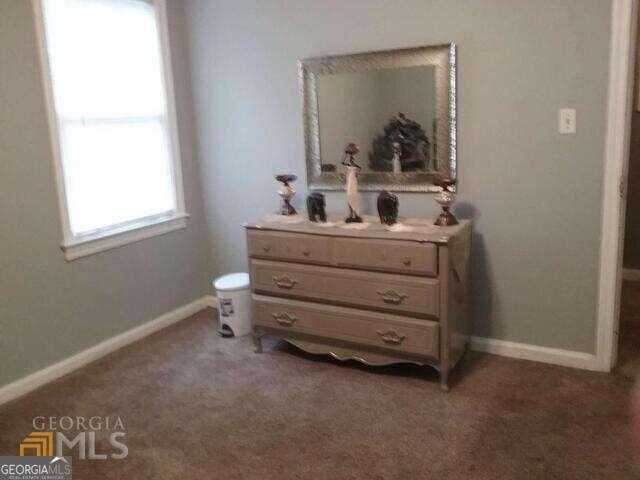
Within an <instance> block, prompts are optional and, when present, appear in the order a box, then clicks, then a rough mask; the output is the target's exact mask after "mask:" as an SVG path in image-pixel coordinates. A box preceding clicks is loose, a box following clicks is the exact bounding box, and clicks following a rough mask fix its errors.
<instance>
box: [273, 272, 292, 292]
mask: <svg viewBox="0 0 640 480" xmlns="http://www.w3.org/2000/svg"><path fill="white" fill-rule="evenodd" d="M273 283H275V284H276V285H277V286H278V288H286V289H287V290H291V289H292V288H293V287H295V286H296V283H298V282H297V281H296V280H294V279H293V278H290V277H288V276H287V275H283V276H282V277H277V276H276V277H273Z"/></svg>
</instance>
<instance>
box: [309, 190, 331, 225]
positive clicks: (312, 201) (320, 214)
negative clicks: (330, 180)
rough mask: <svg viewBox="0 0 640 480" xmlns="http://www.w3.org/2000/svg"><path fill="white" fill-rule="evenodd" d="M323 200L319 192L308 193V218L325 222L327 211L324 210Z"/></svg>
mask: <svg viewBox="0 0 640 480" xmlns="http://www.w3.org/2000/svg"><path fill="white" fill-rule="evenodd" d="M324 206H325V201H324V195H323V194H321V193H320V192H313V193H310V194H309V196H308V197H307V213H308V214H309V220H311V221H312V222H318V221H320V222H322V223H324V222H326V221H327V213H326V212H325V210H324Z"/></svg>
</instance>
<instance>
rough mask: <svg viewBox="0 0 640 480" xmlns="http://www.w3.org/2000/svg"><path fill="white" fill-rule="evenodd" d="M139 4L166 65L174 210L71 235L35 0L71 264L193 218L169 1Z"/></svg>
mask: <svg viewBox="0 0 640 480" xmlns="http://www.w3.org/2000/svg"><path fill="white" fill-rule="evenodd" d="M137 1H140V2H146V3H148V4H150V5H152V6H153V8H154V11H155V15H156V22H157V25H158V35H159V38H158V41H159V45H160V50H161V52H160V56H161V61H162V83H163V87H164V92H165V96H166V106H167V112H166V121H167V129H168V136H169V141H170V144H171V145H170V150H169V154H170V155H171V167H172V183H173V189H174V195H175V201H176V207H175V210H173V211H171V212H167V213H164V214H158V215H152V216H149V217H144V218H138V219H135V220H131V221H127V222H124V223H121V224H118V225H112V226H108V227H104V228H100V229H97V230H95V231H93V232H89V233H86V234H81V235H74V234H73V232H72V231H71V224H70V219H69V208H68V203H67V193H66V186H65V180H64V178H65V177H64V167H63V161H62V151H61V148H60V133H59V123H58V114H57V111H56V107H55V101H54V95H53V84H52V78H51V69H50V66H49V52H48V46H47V41H46V30H45V23H44V11H43V9H44V5H43V2H42V0H32V5H33V11H34V17H35V23H36V36H37V43H38V50H39V53H40V67H41V72H42V82H43V87H44V93H45V103H46V109H47V117H48V124H49V135H50V140H51V147H52V154H53V155H52V157H53V170H54V176H55V184H56V191H57V197H58V211H59V214H60V223H61V228H62V242H61V244H60V249H61V250H62V251H63V252H64V255H65V258H66V259H67V260H68V261H71V260H75V259H77V258H81V257H85V256H87V255H92V254H95V253H99V252H103V251H106V250H110V249H112V248H116V247H120V246H123V245H127V244H130V243H134V242H138V241H141V240H144V239H147V238H151V237H155V236H157V235H163V234H166V233H168V232H172V231H175V230H181V229H184V228H186V227H187V219H188V218H189V215H188V214H187V212H186V210H185V202H184V186H183V178H182V161H181V156H180V151H181V150H180V140H179V137H178V121H177V111H176V99H175V91H174V84H173V69H172V66H171V50H170V45H169V27H168V20H167V6H166V0H137Z"/></svg>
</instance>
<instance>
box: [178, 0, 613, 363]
mask: <svg viewBox="0 0 640 480" xmlns="http://www.w3.org/2000/svg"><path fill="white" fill-rule="evenodd" d="M188 6H189V8H188V10H189V21H188V22H189V31H190V39H191V56H192V79H193V84H194V94H195V105H196V119H197V126H198V133H199V139H200V142H199V148H200V156H201V160H202V175H203V178H204V181H203V184H204V185H205V186H206V187H205V189H204V192H203V193H204V197H205V207H206V211H207V219H208V222H209V232H210V235H211V239H212V242H211V246H212V252H211V253H212V255H213V259H214V267H215V271H216V272H224V271H230V270H239V269H245V268H246V260H245V246H244V245H245V244H244V239H243V232H242V228H241V224H242V222H244V221H246V220H248V219H251V218H255V217H256V216H259V215H261V214H264V213H267V212H270V211H274V210H275V209H276V207H277V202H278V200H277V197H276V195H275V190H276V185H275V182H274V180H273V175H274V174H276V173H281V172H292V173H296V174H298V175H299V176H300V177H301V180H300V181H298V183H297V187H298V189H299V195H298V198H297V206H298V207H300V208H301V209H302V205H303V199H304V196H305V181H304V175H305V169H304V146H303V131H302V121H301V113H300V112H301V101H300V97H299V95H298V86H297V78H296V73H297V71H296V59H298V58H306V57H313V56H320V55H330V54H342V53H349V52H357V51H369V50H380V49H390V48H396V47H408V46H417V45H427V44H440V43H443V42H446V41H455V42H456V43H457V44H458V47H459V49H458V61H459V68H458V75H459V77H458V78H459V82H458V95H459V96H458V106H459V142H458V153H459V177H460V192H461V193H460V203H459V205H458V207H457V208H456V211H457V213H458V214H459V215H460V216H462V217H469V218H473V219H474V221H475V232H476V233H475V237H474V249H473V282H474V299H473V303H474V307H473V314H474V322H475V333H476V334H477V335H482V336H487V337H495V338H499V339H504V340H512V341H518V342H525V343H531V344H537V345H544V346H549V347H558V348H566V349H572V350H580V351H585V352H593V351H594V338H595V318H596V297H597V277H598V261H599V258H598V249H599V241H600V238H599V232H600V212H601V203H602V202H601V201H602V171H603V151H604V131H605V110H606V109H605V106H606V91H607V66H608V48H609V30H610V26H609V25H610V14H611V2H610V1H605V0H562V1H560V0H536V1H534V0H528V1H525V0H519V1H514V0H464V1H456V2H452V1H448V0H397V1H393V2H391V1H384V0H349V1H347V0H340V1H338V0H322V1H319V0H269V1H266V0H236V1H233V2H230V1H226V0H214V1H208V0H189V1H188ZM567 106H572V107H575V108H576V110H577V115H578V133H577V134H576V135H559V134H558V133H557V110H558V108H561V107H567ZM230 186H233V188H230ZM363 204H364V205H365V206H366V208H367V209H368V211H369V212H373V211H374V196H373V195H366V196H364V199H363ZM344 205H345V203H344V194H342V193H332V194H329V195H328V207H329V209H330V210H332V211H344V210H345V206H344ZM400 211H401V215H405V216H408V215H411V216H432V215H434V213H435V212H436V208H435V206H434V202H433V199H432V197H431V196H430V195H424V194H404V195H401V198H400ZM214 247H215V248H214Z"/></svg>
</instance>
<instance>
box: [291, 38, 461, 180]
mask: <svg viewBox="0 0 640 480" xmlns="http://www.w3.org/2000/svg"><path fill="white" fill-rule="evenodd" d="M298 67H299V77H300V91H301V93H302V99H303V105H304V116H303V118H304V134H305V153H306V164H307V182H308V185H309V187H310V189H313V190H344V189H345V182H346V175H345V174H346V169H345V168H344V166H343V165H341V161H342V158H343V155H344V152H343V148H344V146H345V145H346V144H348V143H351V142H353V143H355V144H357V145H358V147H359V149H360V154H359V158H358V164H359V166H360V167H362V170H361V171H360V173H359V175H358V179H359V188H360V190H369V191H380V190H390V191H400V192H403V191H404V192H436V191H440V187H438V185H437V182H438V179H442V178H447V179H451V180H455V178H456V167H457V165H456V135H457V133H456V46H455V45H454V44H452V43H450V44H445V45H433V46H425V47H415V48H405V49H398V50H386V51H380V52H368V53H356V54H352V55H337V56H328V57H317V58H309V59H306V60H300V61H299V64H298Z"/></svg>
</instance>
